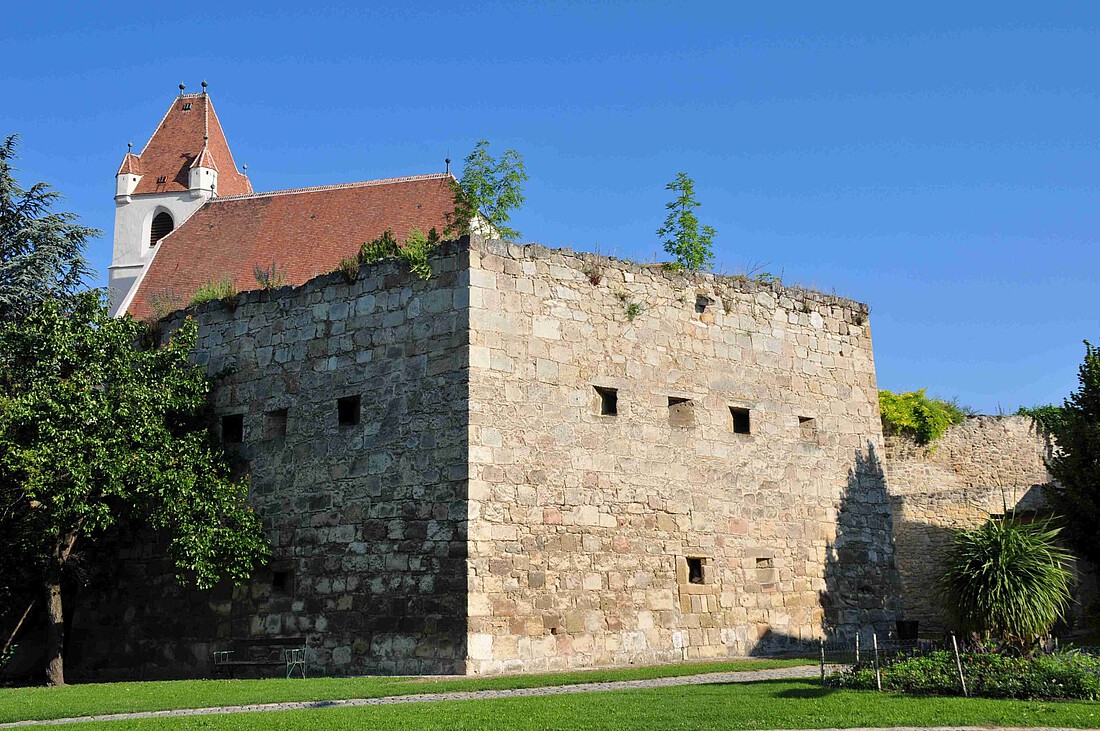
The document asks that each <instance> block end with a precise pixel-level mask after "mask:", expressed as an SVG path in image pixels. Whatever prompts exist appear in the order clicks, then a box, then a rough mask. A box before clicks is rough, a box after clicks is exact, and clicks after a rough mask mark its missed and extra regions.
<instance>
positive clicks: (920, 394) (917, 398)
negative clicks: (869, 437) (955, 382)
mask: <svg viewBox="0 0 1100 731" xmlns="http://www.w3.org/2000/svg"><path fill="white" fill-rule="evenodd" d="M878 404H879V415H880V416H881V417H882V429H883V431H885V432H886V433H887V434H902V435H905V436H908V437H911V438H912V439H915V440H916V441H917V443H918V444H931V443H932V442H934V441H936V440H937V439H939V438H940V437H942V436H943V434H944V432H946V431H947V429H948V427H950V426H952V425H953V424H961V423H962V422H963V420H964V419H965V418H966V411H965V410H964V409H963V408H961V407H960V406H959V405H958V404H956V403H953V402H951V401H941V400H939V399H933V398H928V397H927V396H926V395H925V393H924V389H923V388H922V389H919V390H916V391H909V392H907V393H893V392H892V391H886V390H881V391H879V392H878Z"/></svg>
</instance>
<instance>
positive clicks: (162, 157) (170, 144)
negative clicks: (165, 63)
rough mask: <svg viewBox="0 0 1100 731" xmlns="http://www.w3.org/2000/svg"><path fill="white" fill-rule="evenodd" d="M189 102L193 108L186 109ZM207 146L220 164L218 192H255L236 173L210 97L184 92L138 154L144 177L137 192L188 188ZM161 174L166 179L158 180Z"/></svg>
mask: <svg viewBox="0 0 1100 731" xmlns="http://www.w3.org/2000/svg"><path fill="white" fill-rule="evenodd" d="M187 105H190V109H188V110H187V111H184V109H185V107H186V106H187ZM204 138H206V139H205V140H204ZM204 146H205V147H206V148H207V149H208V150H209V152H210V155H211V156H212V157H213V159H214V160H215V161H216V163H217V170H218V190H217V194H218V195H223V196H227V195H243V194H247V193H251V192H252V184H251V183H250V182H248V178H247V177H245V176H244V175H241V173H239V172H237V164H236V163H235V162H234V161H233V153H232V152H230V151H229V143H228V142H227V141H226V139H225V132H223V131H222V125H221V122H219V121H218V115H217V113H216V112H215V111H214V104H213V103H212V102H211V101H210V96H209V95H208V94H184V95H181V96H178V97H176V98H175V99H173V100H172V106H171V107H169V108H168V112H167V113H166V114H165V115H164V118H163V119H162V120H161V121H160V124H159V125H158V126H157V129H156V131H155V132H153V136H152V137H150V138H149V141H148V142H147V143H145V149H143V150H142V151H141V154H140V155H138V159H139V161H140V165H141V168H140V169H141V170H142V171H143V173H142V175H143V177H142V179H141V181H140V182H139V183H138V185H137V188H136V189H135V190H134V195H141V194H143V193H165V192H172V191H185V190H188V189H189V188H188V185H189V183H190V180H189V177H188V170H189V169H190V167H191V163H192V161H193V160H194V159H195V158H196V157H198V155H199V153H200V152H202V149H203V147H204ZM124 164H125V161H124ZM161 176H163V177H164V180H165V182H163V183H158V182H157V180H158V179H159V178H160V177H161Z"/></svg>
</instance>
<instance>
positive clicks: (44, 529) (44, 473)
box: [0, 292, 268, 685]
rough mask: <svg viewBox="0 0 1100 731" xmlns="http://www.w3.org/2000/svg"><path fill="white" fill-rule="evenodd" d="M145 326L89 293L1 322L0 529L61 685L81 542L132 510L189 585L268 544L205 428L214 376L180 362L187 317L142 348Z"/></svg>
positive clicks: (224, 574)
mask: <svg viewBox="0 0 1100 731" xmlns="http://www.w3.org/2000/svg"><path fill="white" fill-rule="evenodd" d="M143 327H144V326H143V325H141V324H140V323H138V322H136V321H134V320H133V319H132V318H130V317H128V316H127V317H124V318H122V319H115V318H112V317H109V316H108V315H107V310H106V308H105V306H104V303H103V301H102V295H101V294H100V293H98V292H85V293H81V294H77V295H74V296H73V297H72V298H69V299H67V300H56V299H46V300H43V301H41V302H40V303H39V304H38V305H36V306H35V307H34V308H33V309H32V310H31V311H30V312H29V313H28V314H27V315H26V317H24V318H21V319H20V320H17V321H14V322H10V323H7V324H6V325H3V326H0V387H2V390H0V393H2V394H3V395H2V396H0V531H2V532H3V535H4V538H5V550H6V551H7V552H8V554H9V557H12V556H14V557H15V563H17V564H19V565H22V566H24V567H26V568H27V569H29V571H30V572H31V574H32V575H34V576H35V577H37V579H38V581H40V587H41V591H43V592H44V599H45V606H46V611H47V620H48V624H47V627H48V637H47V662H48V666H47V669H46V670H47V677H48V679H49V682H50V683H51V684H57V685H60V684H63V683H64V682H65V681H64V669H63V658H62V648H63V639H64V638H63V636H62V633H63V618H64V614H63V608H62V605H61V582H62V578H63V576H65V574H66V571H67V570H69V568H70V566H71V564H72V562H73V560H74V556H75V551H76V548H77V545H78V544H81V543H93V542H94V541H95V539H96V538H97V537H100V536H103V534H104V533H105V532H106V531H107V529H109V528H111V527H112V526H115V525H119V524H121V523H122V522H124V521H131V520H138V521H141V522H142V523H143V524H144V525H146V526H148V527H149V528H151V529H153V530H156V531H161V532H163V533H164V535H165V538H166V541H167V552H168V557H169V558H170V559H171V560H172V562H173V563H174V565H175V567H176V569H177V580H178V581H180V582H181V583H183V584H193V585H195V586H197V587H199V588H208V587H210V586H212V585H213V584H215V583H216V582H218V581H220V580H222V579H229V580H232V581H235V582H241V581H243V580H244V579H246V578H247V577H248V576H249V574H250V573H251V572H252V570H253V569H254V568H255V567H256V566H257V565H258V564H259V563H260V562H262V561H263V560H264V559H265V558H266V556H267V554H268V547H267V543H266V541H265V539H264V536H263V533H262V530H261V527H260V523H259V520H258V519H257V517H256V516H255V515H254V514H253V512H252V510H251V508H249V507H248V505H247V503H246V496H247V482H241V483H234V482H233V481H232V480H231V479H230V476H229V474H230V469H229V464H228V461H227V459H226V455H225V454H224V452H223V451H222V450H221V449H220V448H219V446H218V445H217V444H216V443H215V442H214V441H213V440H212V438H211V436H210V433H209V431H208V429H207V428H206V426H207V418H206V410H207V408H206V407H207V397H208V394H209V391H210V381H209V379H208V378H207V377H206V374H205V372H204V370H203V369H202V368H201V367H199V366H195V365H192V364H190V363H189V362H188V354H189V353H190V351H191V349H192V348H193V347H194V344H195V338H196V332H197V326H196V325H195V323H194V321H192V320H190V319H188V320H186V321H184V323H183V324H182V326H181V327H180V328H179V329H178V330H177V331H176V332H175V333H174V334H173V336H172V337H171V339H170V340H169V341H168V343H167V344H166V345H164V346H149V347H141V346H140V345H138V343H139V341H140V340H141V339H142V338H141V336H142V333H143ZM7 563H9V562H5V564H7ZM5 578H8V579H10V578H11V577H5Z"/></svg>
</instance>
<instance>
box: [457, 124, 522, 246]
mask: <svg viewBox="0 0 1100 731" xmlns="http://www.w3.org/2000/svg"><path fill="white" fill-rule="evenodd" d="M525 182H527V170H526V168H525V167H524V166H523V157H522V156H521V155H520V154H519V153H518V152H516V151H515V150H505V151H504V154H503V155H502V156H501V157H500V159H499V160H498V159H497V158H495V157H493V156H492V155H490V154H489V142H488V141H487V140H479V141H478V143H477V144H476V145H474V150H473V152H471V153H470V154H469V155H467V156H466V161H465V166H464V167H463V170H462V177H461V178H460V179H458V180H457V181H452V183H451V188H452V191H453V192H454V210H453V211H452V212H451V213H449V214H448V215H447V227H446V229H444V234H446V235H448V236H462V235H463V234H467V233H470V231H471V230H473V231H475V232H476V233H488V234H493V235H495V236H499V237H500V238H502V239H505V240H508V241H513V240H515V239H518V238H519V236H520V233H519V231H517V230H516V229H514V228H510V227H509V226H508V225H507V224H508V221H510V220H511V217H512V212H513V211H516V210H518V209H519V207H520V206H522V205H523V202H524V201H525V200H526V197H525V196H524V195H523V184H524V183H525ZM486 227H487V228H488V229H489V230H488V231H485V230H484V229H485V228H486Z"/></svg>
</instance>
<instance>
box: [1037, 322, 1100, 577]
mask: <svg viewBox="0 0 1100 731" xmlns="http://www.w3.org/2000/svg"><path fill="white" fill-rule="evenodd" d="M1077 377H1078V384H1079V385H1078V388H1077V390H1076V391H1074V392H1073V393H1071V394H1070V396H1069V398H1068V399H1066V400H1065V402H1064V403H1063V405H1062V407H1061V408H1060V409H1054V408H1051V409H1050V410H1049V411H1044V412H1042V414H1041V416H1040V424H1042V425H1043V426H1044V427H1046V428H1047V429H1049V430H1050V433H1051V436H1052V437H1053V438H1054V443H1055V445H1056V449H1055V450H1054V452H1053V454H1052V455H1051V457H1050V459H1048V460H1047V469H1048V470H1049V471H1050V474H1051V477H1053V478H1054V482H1052V483H1051V484H1049V485H1046V486H1045V489H1044V495H1045V497H1046V499H1047V502H1049V503H1050V505H1051V507H1053V508H1054V510H1055V512H1057V513H1059V514H1060V515H1061V516H1062V517H1063V519H1064V521H1065V529H1066V535H1067V537H1068V538H1069V540H1070V542H1071V545H1072V546H1073V548H1074V550H1076V551H1077V553H1078V555H1080V556H1081V557H1082V558H1086V559H1088V560H1089V561H1091V562H1092V563H1093V565H1094V566H1100V348H1097V347H1093V346H1092V345H1091V344H1090V343H1089V342H1088V341H1085V360H1084V362H1082V363H1081V367H1080V368H1079V369H1078V372H1077Z"/></svg>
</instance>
